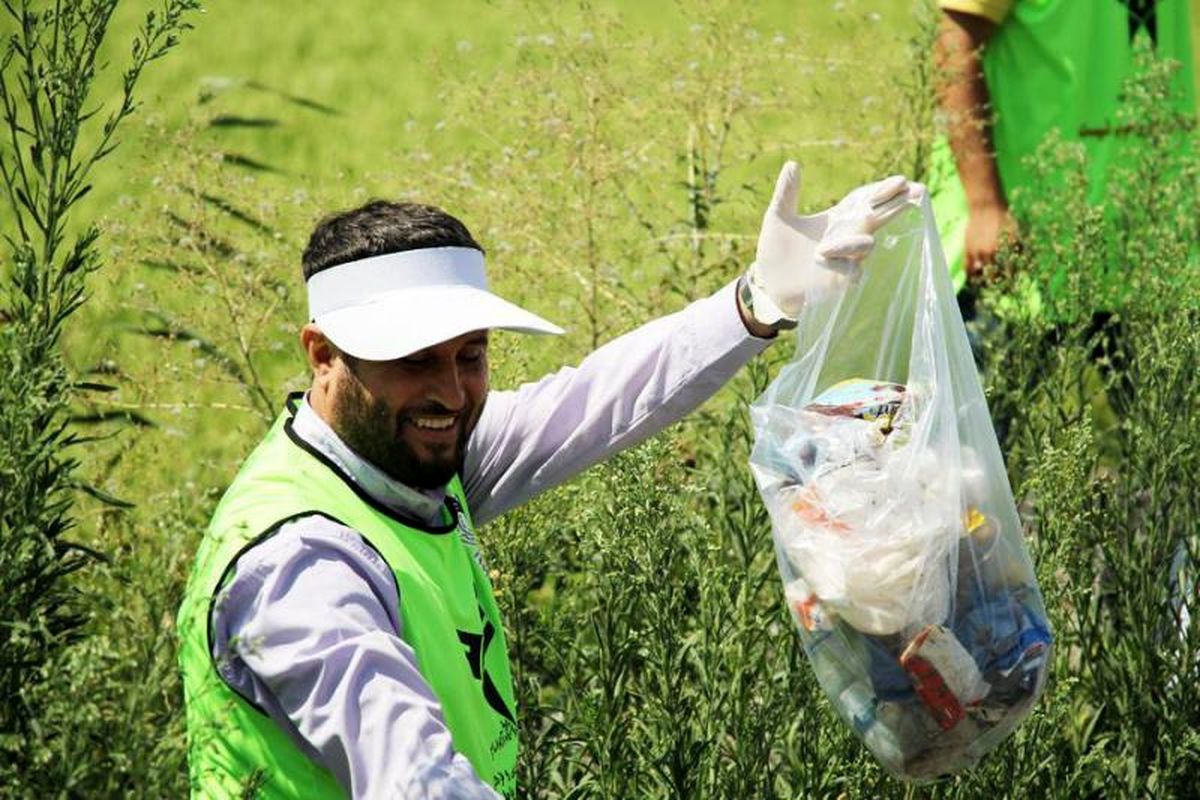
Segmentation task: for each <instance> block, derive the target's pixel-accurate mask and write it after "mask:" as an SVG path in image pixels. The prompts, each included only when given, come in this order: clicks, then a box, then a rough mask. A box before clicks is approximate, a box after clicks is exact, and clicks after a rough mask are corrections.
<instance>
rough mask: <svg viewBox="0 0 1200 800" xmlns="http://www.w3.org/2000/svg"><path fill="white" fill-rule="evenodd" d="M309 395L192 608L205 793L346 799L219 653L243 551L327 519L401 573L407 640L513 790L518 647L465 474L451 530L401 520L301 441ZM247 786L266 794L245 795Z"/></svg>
mask: <svg viewBox="0 0 1200 800" xmlns="http://www.w3.org/2000/svg"><path fill="white" fill-rule="evenodd" d="M300 402H301V395H293V396H291V397H289V398H288V402H287V404H286V407H285V409H284V412H283V413H282V414H281V415H280V416H279V418H278V419H277V420H276V422H275V424H274V425H273V426H272V427H271V430H270V432H269V433H268V434H267V436H266V438H265V439H264V440H263V441H262V442H261V443H260V444H259V446H258V447H257V448H256V449H255V450H254V452H253V453H251V455H250V457H249V458H248V459H247V460H246V463H245V464H244V465H243V467H242V470H241V472H239V473H238V475H237V477H236V478H235V479H234V481H233V484H232V485H231V486H230V487H229V490H228V491H227V492H226V493H225V496H224V497H223V498H222V499H221V502H220V504H219V505H218V506H217V510H216V512H215V514H214V515H213V520H212V523H211V525H210V526H209V529H208V532H207V533H206V535H205V536H204V539H203V541H202V542H201V544H200V549H199V552H198V553H197V556H196V563H195V566H194V568H193V570H192V574H191V577H190V579H189V580H188V586H187V591H186V593H185V595H184V600H183V604H182V606H181V607H180V609H179V618H178V630H179V637H180V654H179V660H180V666H181V667H182V670H183V684H184V698H185V701H186V705H187V728H188V761H189V773H190V778H191V787H192V795H193V796H194V797H204V798H241V797H260V798H326V797H331V798H332V797H339V798H340V797H345V792H343V791H342V789H341V788H340V787H339V786H338V784H337V782H336V781H335V780H334V778H333V776H332V775H331V774H330V773H329V772H328V771H327V770H326V769H324V768H323V767H320V766H318V765H317V764H315V763H314V762H313V761H312V760H311V759H309V758H308V757H307V756H306V755H305V754H304V752H302V751H301V750H300V749H299V748H298V747H297V746H296V745H295V744H294V743H293V741H292V739H290V738H289V737H288V736H287V735H286V734H285V733H284V732H283V730H282V729H280V727H279V726H278V725H276V724H275V722H274V721H272V720H271V719H270V718H269V717H268V716H267V715H266V714H265V713H263V711H261V710H260V709H258V708H256V707H255V706H254V705H252V704H251V703H249V702H247V701H246V700H245V699H244V698H243V697H242V696H241V695H239V694H238V693H237V692H235V691H234V690H233V689H231V688H230V687H229V685H228V684H227V683H225V681H224V680H223V679H222V678H221V676H220V674H219V673H218V671H217V668H216V665H215V664H214V662H213V658H212V656H211V653H212V648H211V639H210V637H211V631H210V630H209V619H210V612H211V611H212V608H213V604H214V603H219V602H220V588H221V586H222V584H223V582H224V581H225V580H226V579H227V578H228V577H229V575H230V574H231V570H232V566H233V564H234V562H235V561H236V560H237V558H238V556H240V555H241V554H242V553H243V552H245V551H246V550H247V549H248V548H250V547H251V546H252V545H254V544H256V543H257V542H260V541H262V540H263V539H264V538H266V537H268V536H270V535H272V534H273V533H274V532H275V531H277V530H278V529H279V528H280V526H281V525H283V524H284V523H285V522H288V521H290V520H292V519H295V518H297V517H303V516H308V515H312V514H320V515H324V516H326V517H329V518H331V519H333V520H336V521H338V522H340V523H342V524H344V525H346V526H348V527H350V528H353V529H354V530H356V531H358V532H359V533H360V534H361V535H362V536H363V538H364V539H365V540H366V541H367V543H368V544H369V545H370V546H371V547H373V548H374V549H375V550H376V551H378V553H379V555H380V556H381V557H382V558H383V560H384V561H385V562H386V563H387V565H388V566H389V567H390V568H391V570H392V573H393V575H394V576H395V578H396V585H397V587H398V588H399V596H400V601H401V603H400V609H399V618H400V619H401V620H402V625H403V637H404V640H405V641H406V642H407V643H408V644H409V645H411V646H412V648H413V651H414V652H415V654H416V657H417V665H418V667H419V668H420V671H421V675H422V676H423V677H424V678H425V680H426V681H428V682H429V685H430V686H431V687H432V688H433V691H434V693H435V694H436V695H437V697H438V700H439V701H440V703H441V705H442V713H443V716H444V718H445V721H446V725H447V727H448V728H449V730H450V734H451V737H452V739H453V742H454V747H455V749H456V750H457V751H458V752H459V753H461V754H463V755H464V756H466V758H467V759H469V760H470V762H471V765H472V766H473V767H474V768H475V771H476V773H478V775H479V776H480V777H481V778H482V779H483V780H484V781H486V782H488V783H489V784H490V785H492V786H493V787H495V788H496V790H497V791H499V792H501V793H502V794H504V795H506V796H508V797H513V796H514V795H515V792H516V774H515V768H516V759H517V726H516V716H515V714H516V710H515V709H516V705H515V703H514V700H513V688H512V676H511V673H510V671H509V664H508V647H507V644H506V642H505V638H504V630H503V628H502V626H501V624H500V612H499V610H498V609H497V607H496V601H495V599H494V597H493V595H492V587H491V583H490V581H489V580H488V577H487V574H486V572H485V571H484V569H483V567H482V564H481V559H480V556H479V549H478V545H477V544H476V541H475V535H474V532H473V528H472V524H471V519H470V516H469V515H468V513H467V511H466V502H465V498H464V495H463V489H462V484H461V482H460V481H459V479H458V478H455V479H454V480H453V481H452V482H451V484H450V485H449V486H448V487H447V514H446V516H447V522H446V523H445V524H444V525H442V526H440V527H427V526H422V525H420V524H418V523H415V522H413V521H411V520H408V519H404V518H401V517H398V516H396V515H394V514H393V513H392V512H390V511H389V510H388V509H387V508H386V507H385V506H383V505H382V504H380V503H378V502H376V501H374V500H373V499H372V498H371V497H369V496H368V495H366V494H365V493H363V492H362V491H361V490H360V489H358V488H357V486H356V485H355V484H354V483H353V482H352V481H351V480H350V479H349V478H348V477H347V476H346V475H345V474H343V473H342V472H341V471H339V469H338V468H337V467H336V466H335V465H334V464H333V463H332V462H330V461H329V460H328V459H326V458H325V457H324V456H323V455H322V454H320V453H319V452H317V451H315V450H313V449H312V448H311V447H310V446H309V445H307V444H306V443H304V442H303V441H302V440H301V439H299V438H298V437H297V436H296V434H295V433H294V432H293V431H292V427H291V423H292V418H293V416H294V414H295V410H296V408H297V407H298V404H299V403H300ZM247 646H252V644H249V645H247ZM247 786H253V787H256V788H257V792H256V793H255V792H250V793H245V790H246V787H247Z"/></svg>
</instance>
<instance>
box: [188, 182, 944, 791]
mask: <svg viewBox="0 0 1200 800" xmlns="http://www.w3.org/2000/svg"><path fill="white" fill-rule="evenodd" d="M798 188H799V178H798V172H797V169H796V166H795V165H794V164H790V163H789V164H788V165H786V166H785V167H784V170H783V172H782V173H781V175H780V179H779V182H778V184H777V187H776V192H775V196H774V198H773V199H772V201H771V204H770V206H769V208H768V210H767V213H766V215H765V216H764V220H763V226H762V231H761V233H760V236H759V243H758V252H757V258H756V260H755V262H754V264H753V265H752V266H751V267H750V269H749V270H747V272H746V274H745V275H744V276H742V277H741V278H740V279H739V280H738V281H736V282H732V283H730V284H729V285H727V286H726V287H725V288H723V289H721V290H720V291H718V292H717V293H716V294H714V295H713V296H711V297H708V298H705V299H702V300H699V301H697V302H695V303H693V304H691V305H690V306H688V307H687V308H686V309H684V310H683V311H680V312H678V313H675V314H671V315H669V316H666V317H662V318H660V319H657V320H655V321H652V322H650V323H648V324H646V325H643V326H642V327H640V328H638V329H637V330H634V331H632V332H631V333H628V334H626V335H624V336H622V337H620V338H618V339H616V340H614V341H613V342H610V343H609V344H606V345H604V346H603V347H601V348H599V349H598V350H596V351H595V352H594V353H592V354H591V355H590V356H588V357H587V358H586V359H585V360H584V361H583V362H582V363H581V364H580V365H579V366H578V367H574V368H566V369H563V370H561V371H559V372H557V373H555V374H553V375H550V376H547V377H546V378H543V379H542V380H540V381H538V382H536V383H531V384H527V385H525V386H521V387H520V388H518V389H516V390H515V391H497V392H492V393H491V394H489V393H488V360H487V357H488V343H489V331H490V330H491V329H497V328H498V329H507V330H515V331H521V332H531V333H561V332H562V331H561V330H560V329H559V328H557V327H556V326H554V325H553V324H551V323H549V322H547V321H546V320H544V319H542V318H540V317H538V316H536V315H534V314H532V313H530V312H528V311H525V310H523V309H521V308H519V307H517V306H515V305H513V304H511V303H509V302H507V301H505V300H502V299H501V298H499V297H497V296H496V295H494V294H492V293H490V292H489V291H488V290H487V285H486V281H485V276H484V260H483V248H482V247H480V245H479V244H478V243H477V242H476V241H475V239H474V238H473V237H472V236H471V234H470V232H468V230H467V228H466V227H465V226H464V225H463V224H462V223H461V222H460V221H459V220H457V219H455V218H454V217H452V216H450V215H449V214H446V213H445V212H444V211H441V210H440V209H437V208H433V207H431V206H424V205H417V204H411V203H390V202H383V201H373V202H371V203H368V204H367V205H365V206H363V207H361V208H357V209H354V210H352V211H347V212H344V213H339V214H335V215H333V216H330V217H328V218H326V219H324V220H322V221H321V222H320V223H319V224H318V225H317V227H316V230H315V231H314V232H313V234H312V237H311V239H310V240H309V243H308V247H307V249H306V250H305V253H304V258H303V266H304V276H305V280H306V282H307V287H308V298H309V311H310V322H309V323H308V324H307V325H305V326H304V327H303V330H302V331H301V333H300V341H301V344H302V346H303V348H304V351H305V353H306V355H307V357H308V363H309V366H310V367H311V369H312V373H313V378H312V385H311V387H310V388H309V390H308V391H307V392H306V393H304V394H302V395H295V396H292V397H290V398H289V399H288V401H287V403H286V407H285V409H284V411H283V413H282V414H281V415H280V417H279V419H278V420H277V421H276V423H275V425H274V426H273V427H272V429H271V431H270V432H269V433H268V434H267V436H266V438H265V439H264V440H263V442H262V443H261V444H260V445H259V446H258V447H257V448H256V449H255V451H254V452H253V453H252V454H251V455H250V457H249V458H248V459H247V461H246V463H245V465H244V466H243V468H242V470H241V471H240V472H239V474H238V476H237V477H236V478H235V480H234V482H233V484H232V485H231V486H230V487H229V489H228V491H227V492H226V494H225V496H224V497H223V498H222V500H221V503H220V505H219V506H218V508H217V510H216V512H215V514H214V517H213V520H212V523H211V525H210V527H209V529H208V532H207V534H206V535H205V537H204V540H203V542H202V543H201V546H200V550H199V553H198V554H197V559H196V565H195V568H194V570H193V573H192V576H191V579H190V581H189V583H188V588H187V592H186V595H185V598H184V602H183V605H182V607H181V609H180V613H179V631H180V637H181V641H182V646H181V653H180V662H181V665H182V668H183V673H184V688H185V697H186V702H187V716H188V737H189V763H190V771H191V783H192V792H193V796H203V797H235V796H236V797H242V796H255V797H272V798H274V797H278V798H301V797H303V798H324V797H345V796H351V797H355V798H398V797H405V798H495V797H497V796H498V794H497V793H500V794H502V795H504V796H507V797H512V796H514V795H515V793H516V777H515V768H516V755H517V727H516V708H515V706H514V702H513V690H512V678H511V675H510V672H509V664H508V655H507V647H506V643H505V636H504V630H503V627H502V625H501V621H500V615H499V612H498V610H497V607H496V603H495V600H494V598H493V594H492V589H491V584H490V582H489V579H488V576H487V572H486V570H485V569H484V568H483V558H482V555H481V553H480V548H479V546H478V544H477V542H476V539H475V534H474V530H475V526H476V525H479V524H484V523H486V522H487V521H488V520H491V519H494V518H495V517H496V516H498V515H499V514H501V513H503V512H504V511H506V510H508V509H510V508H512V507H514V506H516V505H518V504H520V503H523V502H525V501H526V500H528V499H530V498H531V497H533V496H534V495H536V494H538V493H540V492H542V491H545V490H546V489H549V488H551V487H552V486H555V485H557V484H559V483H562V482H563V481H565V480H568V479H569V478H571V477H573V476H574V475H577V474H578V473H579V472H581V471H582V470H584V469H586V468H587V467H588V466H590V465H592V464H594V463H596V462H597V461H600V460H601V459H603V458H605V457H607V456H609V455H612V454H613V453H615V452H617V451H619V450H621V449H623V448H625V447H629V446H631V445H633V444H636V443H638V442H640V441H642V440H644V439H646V438H647V437H649V436H651V435H653V434H654V433H656V432H658V431H660V430H662V429H663V428H664V427H666V426H667V425H669V424H670V423H672V422H673V421H675V420H677V419H678V418H679V417H681V416H682V415H684V414H685V413H687V412H688V411H689V410H691V409H692V408H695V407H696V406H697V405H699V404H700V403H701V402H703V401H704V400H705V399H706V398H707V397H709V396H710V395H711V394H712V393H713V392H714V391H716V389H718V388H719V387H720V386H721V385H722V384H723V383H724V382H725V381H726V380H728V379H729V378H730V377H731V376H732V375H733V374H734V373H735V372H736V371H737V370H738V369H739V368H740V367H741V365H742V364H743V363H745V362H746V361H747V360H749V359H750V358H751V357H752V356H754V355H755V354H757V353H758V352H760V351H761V350H762V349H763V348H764V347H765V346H766V345H767V344H768V342H769V341H770V340H771V339H772V338H773V337H774V336H775V334H776V333H777V332H778V331H779V330H783V329H787V328H789V327H794V326H795V324H796V322H795V320H796V315H797V314H798V313H800V312H801V311H802V308H803V305H804V303H805V301H806V300H811V299H812V298H813V297H814V296H815V294H816V293H817V292H827V291H837V290H839V289H840V288H841V287H842V286H844V285H845V283H846V278H845V275H846V273H848V272H849V273H853V272H854V271H855V270H857V269H858V266H859V264H860V263H861V262H862V260H863V258H865V257H866V255H867V253H868V252H869V251H870V250H871V248H872V246H873V243H874V239H873V237H872V232H873V231H874V230H876V229H877V228H878V227H879V226H880V225H882V224H884V222H886V221H887V220H888V219H890V218H891V217H892V216H893V215H894V214H896V213H899V212H900V211H902V210H903V209H904V208H906V207H908V206H909V205H911V204H912V203H913V202H914V200H915V199H916V198H917V196H918V194H919V191H920V190H919V189H918V188H917V187H915V186H914V185H910V184H909V183H908V182H907V181H905V180H904V179H903V178H899V177H896V178H890V179H888V180H886V181H882V182H880V183H878V184H873V185H871V186H869V187H864V188H863V189H861V190H858V191H857V193H852V195H850V196H849V197H848V198H847V200H846V201H844V205H840V206H839V207H838V209H836V210H837V211H838V213H837V214H836V215H834V216H833V218H832V221H831V217H830V216H828V215H826V214H820V215H815V216H812V217H803V218H802V217H798V216H796V214H795V212H794V209H795V204H796V195H797V192H798ZM835 222H836V223H837V224H833V223H835Z"/></svg>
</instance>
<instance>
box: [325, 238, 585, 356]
mask: <svg viewBox="0 0 1200 800" xmlns="http://www.w3.org/2000/svg"><path fill="white" fill-rule="evenodd" d="M308 316H309V319H310V320H312V321H313V322H314V323H315V324H316V325H317V327H318V328H320V329H321V331H322V332H323V333H324V334H325V335H326V336H328V337H329V339H330V341H332V342H333V343H334V344H335V345H337V347H338V349H340V350H342V351H344V352H346V353H349V354H350V355H352V356H355V357H356V358H361V359H363V360H364V361H391V360H392V359H394V358H402V357H404V356H407V355H410V354H412V353H415V352H417V351H418V350H424V349H425V348H426V347H431V346H433V345H435V344H438V343H440V342H445V341H447V340H449V339H453V338H455V337H456V336H462V335H463V334H464V333H469V332H471V331H476V330H483V329H486V328H502V329H504V330H510V331H519V332H521V333H553V334H559V333H562V332H563V329H562V328H560V327H558V326H557V325H554V324H553V323H550V322H548V321H546V320H544V319H542V318H541V317H539V316H537V315H536V314H532V313H530V312H528V311H526V310H525V309H523V308H521V307H520V306H517V305H514V304H513V303H510V302H508V301H507V300H504V299H503V298H500V297H497V296H496V295H494V294H492V293H491V292H489V291H488V288H487V277H486V276H485V274H484V269H483V253H481V252H479V251H478V250H475V249H474V248H471V247H431V248H425V249H422V250H405V251H403V252H399V253H388V254H386V255H381V256H372V257H371V258H364V259H360V260H359V261H350V262H347V263H345V264H339V265H337V266H336V267H330V268H328V269H324V270H321V271H320V272H318V273H317V274H315V275H313V276H312V277H311V278H309V279H308Z"/></svg>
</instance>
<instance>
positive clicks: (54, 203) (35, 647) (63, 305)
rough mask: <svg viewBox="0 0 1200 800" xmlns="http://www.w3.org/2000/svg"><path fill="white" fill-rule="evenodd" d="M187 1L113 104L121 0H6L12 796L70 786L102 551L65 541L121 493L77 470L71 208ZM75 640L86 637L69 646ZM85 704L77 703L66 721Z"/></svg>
mask: <svg viewBox="0 0 1200 800" xmlns="http://www.w3.org/2000/svg"><path fill="white" fill-rule="evenodd" d="M195 7H196V3H195V2H192V0H168V1H167V2H166V3H164V5H163V6H162V7H161V8H160V9H158V10H157V11H156V12H152V13H150V14H148V15H147V16H146V18H145V20H144V22H143V24H142V25H141V27H140V28H139V30H138V31H137V33H136V35H135V36H134V38H133V42H132V46H131V49H130V52H129V56H128V62H127V66H126V68H125V70H124V72H123V75H122V88H121V93H120V99H119V101H118V103H117V105H116V108H115V109H111V110H110V111H108V112H107V115H105V116H99V113H100V110H101V109H96V108H93V107H92V106H91V105H90V104H91V103H93V102H95V100H94V98H92V97H91V89H92V86H93V83H94V81H95V78H96V75H97V73H98V72H99V71H101V70H102V69H103V67H104V64H103V63H102V62H101V61H100V60H99V58H98V52H99V48H100V45H101V43H102V42H103V41H104V38H105V36H106V33H107V30H108V24H109V20H110V18H111V16H112V14H113V11H114V10H115V8H116V0H84V1H83V2H78V3H65V4H64V3H54V4H49V3H37V2H33V1H32V0H10V1H8V2H5V3H4V7H3V9H2V11H0V14H3V15H4V18H5V30H6V31H11V32H10V33H8V34H7V36H6V37H5V39H4V51H3V54H2V55H0V118H2V119H3V130H4V145H3V146H2V147H0V180H2V181H3V184H4V194H5V199H6V200H7V210H8V213H7V214H6V215H5V222H4V223H3V225H2V226H0V228H2V229H3V232H4V234H5V245H6V247H5V257H4V262H3V265H2V269H0V374H3V375H4V376H5V377H4V380H3V381H0V442H3V446H2V449H0V790H2V791H3V792H4V793H5V794H11V795H14V796H25V795H29V796H45V795H47V794H58V793H60V792H66V791H68V790H69V789H70V787H71V786H72V782H71V781H70V780H69V779H62V780H59V779H57V778H58V769H57V767H58V762H57V759H56V756H57V754H58V753H59V752H60V751H61V749H62V747H63V742H64V741H65V740H66V739H69V738H70V737H71V735H72V732H73V731H72V727H71V725H70V724H67V725H62V724H61V720H60V719H59V717H60V712H61V711H62V710H63V709H64V708H66V707H68V706H69V704H70V703H71V702H72V699H71V697H70V696H68V695H63V694H59V693H57V692H55V691H53V690H52V689H51V688H50V687H52V686H54V685H55V684H56V681H57V680H58V678H59V677H60V675H61V672H60V670H61V669H62V667H63V664H62V661H61V659H62V658H64V657H69V656H70V654H71V653H72V650H71V649H70V647H71V645H72V644H73V643H76V642H79V641H80V640H81V639H83V638H84V637H85V636H86V634H87V623H88V621H89V618H90V616H91V614H92V613H93V611H94V610H95V606H96V602H95V600H94V598H92V597H91V596H89V594H88V593H87V592H86V591H84V590H83V589H82V584H81V583H80V582H79V578H78V573H79V572H80V570H82V569H83V568H84V567H86V566H88V565H89V564H91V563H93V562H94V561H95V559H96V558H97V557H98V555H99V554H98V553H97V552H96V551H95V550H93V549H92V548H90V547H88V546H86V545H85V544H83V543H81V542H80V541H79V540H78V539H75V540H72V536H73V534H76V533H77V530H76V529H77V521H78V514H77V510H76V505H77V500H78V497H79V494H80V493H81V492H86V493H87V494H90V495H91V496H92V497H94V498H96V499H97V500H98V501H99V502H101V503H103V504H105V505H107V506H109V507H119V506H121V505H124V503H123V502H122V501H120V500H118V499H116V498H113V497H111V496H110V495H108V494H107V493H105V492H104V491H103V490H102V489H100V488H99V487H97V486H95V485H94V484H91V483H89V482H87V481H84V480H81V478H80V475H79V469H78V467H79V460H78V459H79V456H78V453H79V448H80V446H81V445H83V444H84V443H86V442H87V441H88V437H87V436H86V435H84V434H83V433H81V432H80V431H79V430H78V429H77V428H76V427H75V426H73V425H72V424H71V422H72V420H71V411H72V400H73V399H74V398H76V397H78V396H79V395H80V394H82V393H87V392H104V391H108V390H109V389H110V388H111V387H109V386H107V385H105V384H103V383H99V382H96V381H90V380H86V379H85V378H84V377H82V376H80V375H78V374H75V373H74V372H73V371H72V370H71V369H70V368H69V366H68V363H67V361H66V359H65V358H64V355H63V353H62V349H61V344H62V338H63V332H64V329H65V327H66V325H67V323H68V321H69V320H70V319H71V318H72V317H73V316H74V315H75V314H76V312H77V311H79V309H80V308H81V306H82V305H83V303H84V302H85V301H86V298H87V279H88V277H89V276H90V275H91V274H92V273H93V272H95V271H96V270H97V269H98V268H99V267H100V263H101V262H100V252H99V248H98V246H97V239H98V237H99V232H98V230H97V228H96V226H95V225H94V224H90V223H89V221H87V220H80V219H76V218H75V217H74V216H73V213H72V212H73V211H75V210H76V208H77V205H78V203H79V201H80V200H81V199H82V198H83V197H84V196H85V195H86V194H87V193H88V191H89V190H90V188H91V184H90V183H89V181H90V179H91V176H92V173H93V170H94V168H95V167H96V166H97V164H98V163H99V162H102V161H103V160H104V159H105V158H106V157H107V156H108V155H109V154H110V153H111V152H112V150H113V149H114V148H115V147H116V146H117V139H116V136H115V135H116V133H117V130H118V128H119V127H120V126H121V124H122V122H123V121H124V120H125V119H126V118H127V117H128V116H129V115H130V114H132V113H133V111H134V110H135V108H136V105H135V100H134V88H135V86H136V85H137V83H138V81H139V78H140V77H141V74H142V72H143V70H144V69H145V68H146V66H147V65H148V64H149V63H150V62H152V61H154V60H156V59H158V58H160V57H162V56H164V55H165V54H166V53H167V52H168V51H169V50H170V49H171V48H172V47H174V46H175V44H176V42H177V40H178V37H179V35H180V33H182V32H183V31H184V30H186V29H187V28H188V22H187V14H188V12H190V11H192V10H194V9H195ZM76 646H78V645H76ZM75 720H76V715H75V714H74V713H72V714H71V715H69V719H68V723H71V722H74V721H75Z"/></svg>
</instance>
